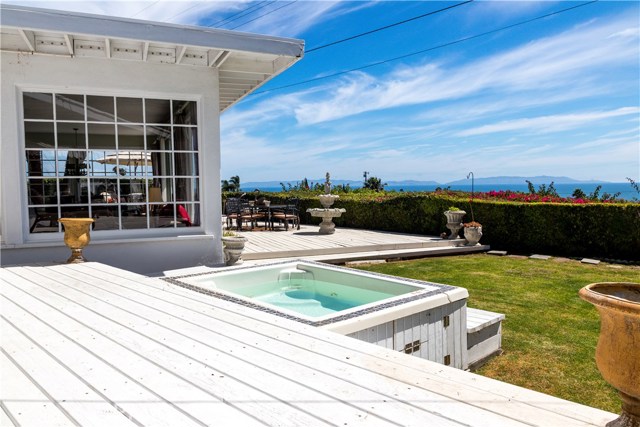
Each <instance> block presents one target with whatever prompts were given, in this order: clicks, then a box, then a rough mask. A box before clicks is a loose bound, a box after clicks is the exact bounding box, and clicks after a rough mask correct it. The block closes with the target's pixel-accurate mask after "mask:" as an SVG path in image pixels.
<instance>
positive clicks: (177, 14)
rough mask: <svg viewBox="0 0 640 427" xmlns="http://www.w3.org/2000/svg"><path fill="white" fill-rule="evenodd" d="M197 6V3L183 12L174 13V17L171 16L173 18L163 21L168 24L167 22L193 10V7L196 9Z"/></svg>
mask: <svg viewBox="0 0 640 427" xmlns="http://www.w3.org/2000/svg"><path fill="white" fill-rule="evenodd" d="M197 6H199V3H196V4H194V5H193V6H191V7H188V8H186V9H185V10H183V11H182V12H180V13H176V14H175V15H173V16H172V17H170V18H166V19H165V21H167V22H169V21H171V20H172V19H173V18H176V17H178V16H180V15H182V14H183V13H185V12H188V11H190V10H191V9H193V8H195V7H197Z"/></svg>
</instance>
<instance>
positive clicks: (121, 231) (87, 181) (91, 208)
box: [17, 87, 205, 242]
mask: <svg viewBox="0 0 640 427" xmlns="http://www.w3.org/2000/svg"><path fill="white" fill-rule="evenodd" d="M29 93H43V94H51V95H52V105H51V107H52V110H53V116H52V117H51V118H45V119H36V118H25V114H24V113H25V111H24V105H25V95H26V94H29ZM57 95H75V96H81V97H82V98H83V106H84V119H83V120H77V119H74V120H58V119H57V117H56V115H57V112H56V96H57ZM91 96H99V97H109V98H112V100H113V103H114V112H113V114H114V117H113V118H112V119H110V121H109V120H107V121H97V120H91V119H90V117H88V116H87V109H88V106H89V102H88V97H91ZM17 98H18V113H19V114H18V120H19V126H18V132H19V133H18V136H19V140H20V151H19V155H20V167H19V170H20V185H19V191H20V200H21V201H22V206H21V212H22V216H23V227H22V228H23V236H24V239H25V242H39V241H43V242H44V241H52V240H55V241H58V240H59V239H60V235H61V234H62V228H61V226H60V225H59V224H58V230H57V231H49V232H40V233H38V232H33V233H32V232H31V231H30V228H31V226H32V225H33V224H32V223H33V220H34V216H35V215H33V214H32V213H31V211H32V209H39V208H46V207H48V208H55V209H56V218H59V217H61V216H62V209H64V208H65V207H79V208H80V207H82V208H85V207H86V209H87V215H88V216H91V217H94V213H95V211H96V209H97V208H99V207H100V206H102V205H100V204H96V203H94V201H92V200H90V199H91V197H87V200H85V201H82V202H81V203H73V204H69V205H66V204H63V203H62V202H61V198H60V184H61V182H62V181H64V180H65V179H68V177H64V176H63V175H62V173H61V172H58V171H59V167H60V165H59V161H58V159H57V154H58V152H59V151H60V150H64V148H60V147H59V144H58V124H59V123H80V124H81V125H82V126H84V133H83V137H84V140H83V148H81V149H82V150H83V151H84V153H85V155H86V159H87V160H89V155H90V153H91V152H92V151H96V150H95V149H94V150H92V149H90V143H89V134H88V132H89V127H90V126H91V125H96V124H101V125H108V126H113V127H114V134H115V135H114V137H115V139H116V147H115V148H116V149H115V150H105V151H113V152H114V153H120V152H123V151H125V152H126V151H132V150H131V149H128V150H127V149H120V146H119V145H118V127H119V126H121V125H124V124H125V123H124V122H120V121H118V112H117V102H118V99H119V98H132V99H140V100H141V101H142V105H143V111H142V122H136V123H131V124H132V125H137V126H141V127H142V131H143V144H144V145H143V149H142V150H141V151H143V152H144V153H150V152H151V151H150V148H149V146H148V143H147V136H148V135H147V127H148V126H151V125H157V124H156V123H152V122H147V118H148V117H147V114H146V111H145V110H146V101H147V100H163V101H168V103H169V105H170V110H169V111H170V115H171V119H170V120H169V122H170V123H165V124H162V126H166V127H167V128H169V132H170V133H171V139H172V141H173V133H174V129H176V128H178V127H187V128H190V129H192V130H191V132H194V137H195V140H196V141H197V146H196V147H193V149H192V150H191V151H182V150H180V151H178V150H175V147H174V146H173V143H172V146H171V150H169V151H167V152H165V153H167V154H169V156H170V158H171V162H172V164H173V168H172V170H171V171H170V173H169V174H164V175H162V176H163V177H167V178H169V179H170V180H171V183H172V184H171V185H172V188H171V193H172V194H173V197H172V200H170V201H166V204H168V206H170V207H171V208H172V209H173V221H172V224H171V226H169V227H162V228H160V227H158V226H156V227H154V226H153V224H152V221H153V218H152V215H150V212H151V207H152V206H155V204H154V203H153V202H152V201H151V200H150V196H149V190H148V188H150V187H149V186H150V183H151V182H153V180H154V176H153V173H152V172H149V173H147V172H148V171H146V172H142V173H143V175H142V177H144V178H143V179H144V181H145V182H146V184H145V187H146V188H145V195H144V203H138V202H136V203H131V202H126V201H121V200H120V201H118V202H117V203H115V204H114V205H113V206H114V207H117V209H118V210H120V211H121V209H122V208H123V207H125V208H126V207H127V206H131V205H134V206H135V205H140V206H144V207H145V209H146V213H147V215H146V225H145V227H144V228H126V227H124V226H123V216H122V213H121V212H120V213H119V214H118V216H117V217H118V226H117V228H116V229H104V230H93V231H92V237H93V238H96V239H98V240H113V239H122V238H152V237H166V236H175V235H185V234H201V233H202V232H203V230H204V228H203V227H204V224H203V218H204V215H203V207H204V204H205V201H204V200H203V191H202V189H203V184H204V183H203V178H202V171H203V169H202V168H203V165H202V161H203V159H202V153H201V147H202V141H203V138H202V132H203V125H202V123H203V121H202V108H203V99H202V96H193V95H191V96H189V95H182V94H170V93H149V92H144V93H131V92H126V93H123V92H116V91H108V92H105V91H101V90H91V89H86V90H72V89H69V88H48V87H47V88H45V87H34V88H31V87H21V88H20V89H19V91H18V97H17ZM175 101H186V102H193V103H195V121H196V123H195V124H189V125H185V124H178V123H174V119H173V106H174V102H175ZM28 122H33V123H37V122H40V123H52V125H53V135H54V147H53V148H51V149H50V150H51V152H52V153H53V155H54V158H55V160H54V163H55V171H54V172H53V176H48V175H46V174H45V173H43V175H42V176H37V175H36V176H30V175H28V174H29V170H28V168H27V165H28V161H27V153H28V152H29V151H31V152H38V153H42V152H44V151H45V150H43V149H36V148H27V135H26V128H27V125H26V123H28ZM126 124H129V123H126ZM97 151H103V150H97ZM185 153H190V154H192V155H193V156H195V158H196V159H195V161H194V162H193V163H194V165H195V168H197V169H196V170H195V171H192V172H191V173H192V175H188V176H185V175H183V174H177V173H176V168H175V161H176V157H177V156H176V155H178V154H185ZM42 161H44V156H43V157H42ZM133 176H134V175H133V174H129V175H126V176H122V177H121V176H119V175H117V174H116V176H114V177H109V178H110V179H114V180H117V182H118V187H119V188H120V181H121V179H122V181H125V180H129V179H133ZM185 177H186V178H188V179H191V180H194V181H195V182H196V184H195V185H197V188H195V193H196V194H197V200H188V201H183V202H182V203H180V201H179V200H176V197H175V194H176V181H177V180H178V179H181V178H185ZM34 178H35V179H34ZM48 178H49V179H53V180H55V187H56V195H55V197H56V202H55V204H54V203H46V204H33V203H30V202H31V199H30V194H29V192H30V186H29V183H30V182H37V181H38V180H39V179H42V180H43V184H45V182H44V181H45V179H48ZM78 178H79V179H80V180H82V181H83V182H84V185H86V188H87V191H88V192H89V194H90V192H91V188H92V187H91V186H92V181H93V180H95V179H99V178H101V176H99V175H91V174H90V173H87V174H86V175H84V176H81V177H78ZM162 204H164V203H160V205H162ZM179 204H182V205H183V206H185V207H187V205H189V207H190V208H188V211H189V212H193V213H196V212H197V213H196V215H197V221H198V225H192V226H191V227H184V226H180V225H179V216H178V213H177V210H178V205H179ZM194 219H196V218H192V222H193V220H194Z"/></svg>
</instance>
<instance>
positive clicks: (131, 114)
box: [116, 98, 142, 123]
mask: <svg viewBox="0 0 640 427" xmlns="http://www.w3.org/2000/svg"><path fill="white" fill-rule="evenodd" d="M116 108H117V110H118V122H131V123H142V99H139V98H116Z"/></svg>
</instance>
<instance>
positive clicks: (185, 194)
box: [176, 178, 200, 202]
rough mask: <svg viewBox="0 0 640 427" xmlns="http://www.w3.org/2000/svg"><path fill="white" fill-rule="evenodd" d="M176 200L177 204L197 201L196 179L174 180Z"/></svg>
mask: <svg viewBox="0 0 640 427" xmlns="http://www.w3.org/2000/svg"><path fill="white" fill-rule="evenodd" d="M176 200H177V201H179V202H184V201H186V202H197V201H199V200H200V199H199V194H198V179H197V178H176Z"/></svg>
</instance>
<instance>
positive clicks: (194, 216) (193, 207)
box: [176, 203, 200, 227]
mask: <svg viewBox="0 0 640 427" xmlns="http://www.w3.org/2000/svg"><path fill="white" fill-rule="evenodd" d="M182 209H184V211H183V210H182ZM176 213H177V214H178V221H180V223H179V224H178V227H182V226H186V227H190V226H192V225H196V226H197V225H200V205H199V204H193V203H184V204H180V205H178V208H177V210H176Z"/></svg>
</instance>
